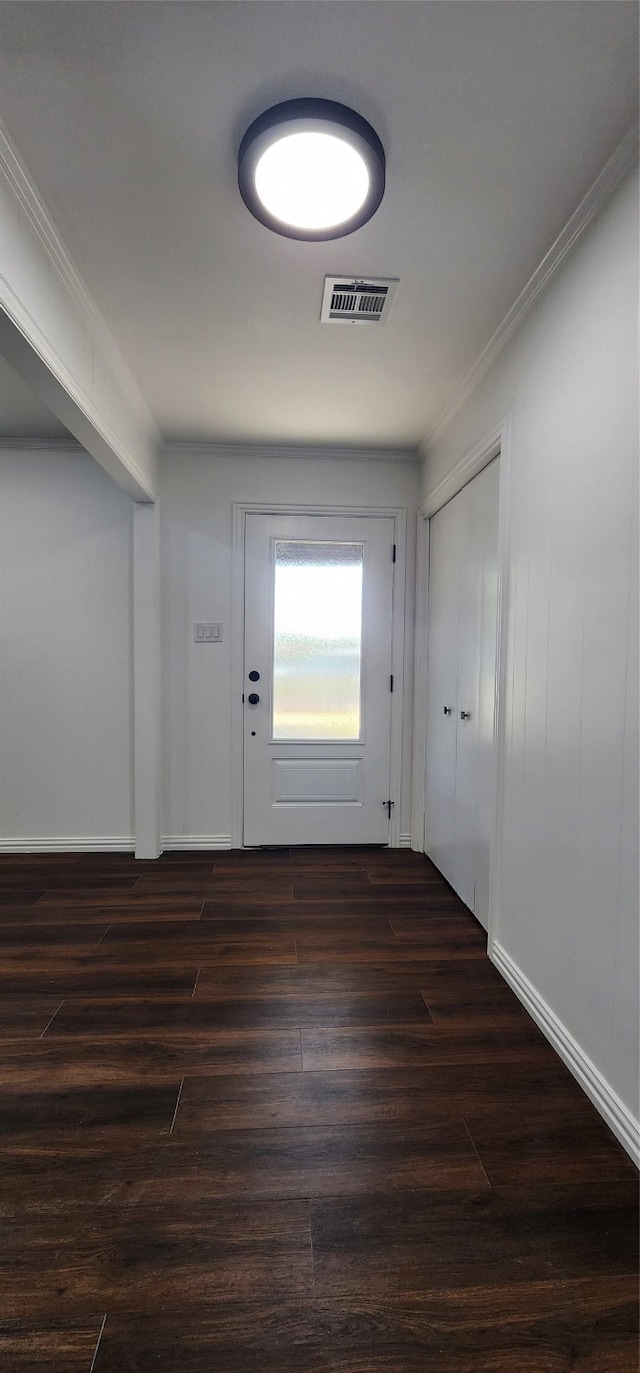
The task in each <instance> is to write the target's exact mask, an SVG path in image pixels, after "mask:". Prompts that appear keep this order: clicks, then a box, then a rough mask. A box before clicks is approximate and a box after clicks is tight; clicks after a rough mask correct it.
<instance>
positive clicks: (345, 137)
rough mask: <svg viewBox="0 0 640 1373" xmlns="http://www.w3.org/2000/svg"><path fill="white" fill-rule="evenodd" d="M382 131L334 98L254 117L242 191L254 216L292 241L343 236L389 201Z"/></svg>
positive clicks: (241, 158)
mask: <svg viewBox="0 0 640 1373" xmlns="http://www.w3.org/2000/svg"><path fill="white" fill-rule="evenodd" d="M384 178H385V157H384V148H383V146H382V144H381V142H380V139H379V138H378V135H377V133H376V132H375V130H374V129H372V128H371V125H370V124H368V123H367V121H366V119H363V118H362V116H361V115H359V114H356V113H355V110H350V109H348V107H347V106H346V105H338V104H336V102H335V101H333V100H310V99H301V100H286V101H285V102H284V103H283V104H282V105H274V106H273V107H272V108H271V109H270V110H265V112H264V114H261V115H259V117H258V119H255V120H254V122H253V124H251V126H250V128H248V129H247V132H246V134H245V136H244V138H243V140H242V143H241V144H240V151H239V153H238V185H239V187H240V194H241V196H242V199H243V200H244V203H245V205H246V206H247V209H249V210H250V211H251V213H252V215H254V216H255V218H256V219H258V220H259V221H260V223H261V224H265V225H266V227H267V228H268V229H273V231H274V233H276V234H284V235H285V237H286V238H300V239H308V240H310V241H312V242H314V241H315V242H319V241H322V240H325V239H329V238H343V237H344V235H345V234H351V233H353V231H354V229H360V228H361V227H362V225H363V224H366V222H367V220H368V219H371V216H372V215H373V214H375V212H376V210H377V208H378V206H379V204H380V201H381V200H382V197H383V195H384Z"/></svg>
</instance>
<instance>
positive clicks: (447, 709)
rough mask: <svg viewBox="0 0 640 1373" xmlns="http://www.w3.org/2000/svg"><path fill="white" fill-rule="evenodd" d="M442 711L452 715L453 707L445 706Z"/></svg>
mask: <svg viewBox="0 0 640 1373" xmlns="http://www.w3.org/2000/svg"><path fill="white" fill-rule="evenodd" d="M444 713H445V715H453V708H452V707H451V706H445V708H444Z"/></svg>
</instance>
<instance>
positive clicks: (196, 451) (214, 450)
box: [161, 442, 422, 463]
mask: <svg viewBox="0 0 640 1373" xmlns="http://www.w3.org/2000/svg"><path fill="white" fill-rule="evenodd" d="M161 451H162V455H163V456H167V457H171V458H208V459H209V460H210V461H211V460H213V461H215V459H216V458H228V457H233V458H249V459H251V461H254V462H255V460H256V459H257V458H263V459H265V461H272V460H273V459H274V458H293V459H294V460H295V461H296V462H301V461H305V460H308V461H311V462H318V460H324V461H325V462H367V463H368V462H410V463H419V462H421V461H422V456H421V454H420V453H419V451H418V449H417V448H313V447H310V446H296V445H292V444H264V443H261V444H246V443H177V442H176V443H166V444H165V445H164V447H163V448H162V450H161Z"/></svg>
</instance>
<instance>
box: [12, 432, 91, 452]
mask: <svg viewBox="0 0 640 1373" xmlns="http://www.w3.org/2000/svg"><path fill="white" fill-rule="evenodd" d="M12 452H15V453H59V454H62V456H63V457H66V456H68V455H70V454H74V455H77V454H78V453H85V454H86V452H87V450H86V448H83V447H82V444H81V443H78V441H77V439H72V438H68V439H60V438H57V439H43V438H38V439H29V438H25V437H24V434H23V435H22V436H16V437H15V438H13V439H12V438H10V437H8V436H7V435H5V436H4V437H0V453H12Z"/></svg>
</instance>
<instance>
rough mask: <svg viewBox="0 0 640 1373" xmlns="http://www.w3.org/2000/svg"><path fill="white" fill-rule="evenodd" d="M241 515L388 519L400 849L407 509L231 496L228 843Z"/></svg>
mask: <svg viewBox="0 0 640 1373" xmlns="http://www.w3.org/2000/svg"><path fill="white" fill-rule="evenodd" d="M247 515H343V516H352V515H361V516H364V517H366V518H367V519H387V520H388V519H392V520H393V522H394V524H393V529H394V542H395V545H396V562H395V572H394V577H393V601H392V610H391V671H392V673H393V688H394V689H393V692H392V694H391V751H390V791H391V796H392V798H393V800H394V801H395V805H394V807H393V810H392V812H391V822H390V826H389V848H391V849H397V848H400V810H401V803H402V796H401V791H402V726H403V702H404V680H405V673H404V646H405V603H406V594H407V510H406V507H405V506H379V505H377V506H367V505H307V504H304V505H300V504H295V505H288V504H286V503H284V502H282V501H269V502H265V501H234V503H233V535H232V573H231V682H232V700H231V758H232V763H231V847H232V849H242V848H244V844H243V842H242V839H243V815H244V728H243V719H244V716H243V703H242V691H243V686H244V591H245V585H244V581H245V578H244V571H245V568H244V546H245V535H246V522H247Z"/></svg>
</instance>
